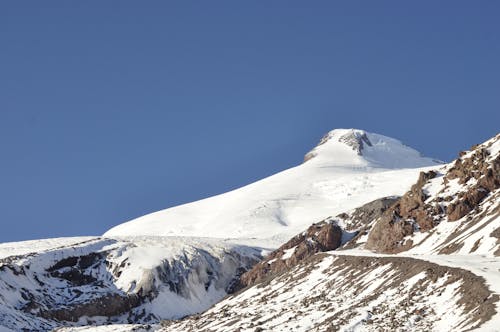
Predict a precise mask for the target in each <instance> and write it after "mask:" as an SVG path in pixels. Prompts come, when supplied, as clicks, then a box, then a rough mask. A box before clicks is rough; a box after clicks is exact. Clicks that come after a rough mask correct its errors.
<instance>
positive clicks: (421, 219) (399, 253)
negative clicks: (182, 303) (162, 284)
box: [158, 134, 500, 331]
mask: <svg viewBox="0 0 500 332" xmlns="http://www.w3.org/2000/svg"><path fill="white" fill-rule="evenodd" d="M499 195H500V134H499V135H496V136H495V137H493V138H492V139H490V140H488V141H486V142H485V143H483V144H480V145H477V146H474V147H473V148H472V149H471V150H470V151H467V152H463V153H461V154H460V156H459V158H458V159H456V160H455V161H454V162H453V163H450V164H448V165H445V166H442V167H438V168H436V169H434V170H431V171H426V172H422V173H421V174H420V176H419V179H418V181H416V183H415V184H414V185H413V186H412V187H411V188H410V190H409V191H407V192H406V193H405V194H404V195H403V196H402V197H400V198H397V199H396V198H381V199H378V200H375V201H373V202H370V203H368V204H366V205H364V206H361V207H358V208H356V209H354V210H352V211H348V212H346V213H342V214H340V215H338V216H336V217H333V218H327V219H326V220H323V221H321V222H319V223H316V224H314V225H312V226H310V227H309V228H308V229H307V230H306V231H304V232H302V233H300V234H298V235H296V236H295V237H293V238H292V239H291V240H290V241H288V242H287V243H285V244H284V245H282V246H281V247H280V248H279V249H278V250H276V251H274V252H272V253H271V254H269V255H268V256H267V257H266V258H265V259H264V260H263V261H261V262H260V263H258V264H256V265H255V266H254V267H253V268H252V269H251V270H250V271H248V272H246V273H245V274H243V275H242V276H241V278H240V282H241V287H246V288H244V289H243V290H242V291H241V292H239V293H236V294H235V295H232V296H229V297H228V298H226V299H225V300H223V301H221V302H219V303H217V304H216V305H215V306H214V307H212V308H211V309H209V310H207V311H206V312H204V313H203V314H201V315H196V316H193V317H188V318H186V319H184V320H181V321H165V322H163V324H162V326H163V328H159V329H158V330H159V331H169V330H173V331H236V330H254V331H289V330H291V331H393V330H397V331H429V330H431V331H470V330H480V331H499V330H500V328H499V326H500V325H499V324H500V311H499V310H498V306H499V304H500V296H499V294H500V200H499Z"/></svg>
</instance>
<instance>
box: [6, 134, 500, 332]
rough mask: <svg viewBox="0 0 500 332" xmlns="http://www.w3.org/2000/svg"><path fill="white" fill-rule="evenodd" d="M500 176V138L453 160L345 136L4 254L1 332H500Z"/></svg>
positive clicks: (386, 141)
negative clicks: (256, 176) (157, 205)
mask: <svg viewBox="0 0 500 332" xmlns="http://www.w3.org/2000/svg"><path fill="white" fill-rule="evenodd" d="M499 171H500V135H497V136H495V137H493V138H492V139H490V140H488V141H487V142H485V143H483V144H480V145H477V146H474V147H473V148H472V149H471V150H470V151H466V152H463V153H461V154H460V156H459V158H457V160H455V161H454V162H452V163H450V164H442V163H441V162H439V161H436V160H433V159H430V158H426V157H423V156H421V155H420V154H419V153H418V152H417V151H415V150H413V149H411V148H409V147H407V146H404V145H403V144H402V143H401V142H399V141H397V140H394V139H391V138H388V137H385V136H382V135H377V134H371V133H367V132H365V131H362V130H356V129H337V130H333V131H331V132H329V133H328V134H327V135H325V136H324V137H323V139H322V140H321V141H320V144H319V145H318V146H316V147H315V148H314V149H312V150H311V151H310V152H309V153H307V154H306V156H305V158H304V162H303V163H302V164H301V165H299V166H296V167H294V168H291V169H288V170H286V171H283V172H281V173H278V174H276V175H274V176H271V177H269V178H266V179H263V180H261V181H258V182H256V183H253V184H250V185H248V186H245V187H243V188H240V189H237V190H234V191H231V192H229V193H225V194H222V195H218V196H215V197H211V198H207V199H204V200H201V201H198V202H193V203H189V204H185V205H182V206H179V207H173V208H170V209H166V210H163V211H159V212H156V213H153V214H150V215H147V216H144V217H141V218H138V219H136V220H133V221H130V222H127V223H125V224H122V225H118V226H117V227H115V228H113V229H111V230H109V231H108V232H106V233H105V235H104V236H102V237H86V238H59V239H47V240H36V241H25V242H17V243H5V244H0V331H3V330H2V326H5V327H4V329H5V330H6V331H10V330H16V331H18V330H23V329H24V330H39V331H44V330H50V329H52V328H57V330H58V331H85V330H89V331H237V330H241V331H245V330H248V331H285V330H286V331H386V330H398V331H428V330H431V331H467V330H474V329H476V330H483V331H496V330H498V329H497V326H499V323H500V314H499V312H500V311H499V310H498V305H499V304H500V300H499V293H500V289H499V285H500V257H499V255H500V219H499V213H500V212H499V211H500V208H499V199H498V198H499V197H498V196H499V187H500V172H499ZM108 324H112V325H108Z"/></svg>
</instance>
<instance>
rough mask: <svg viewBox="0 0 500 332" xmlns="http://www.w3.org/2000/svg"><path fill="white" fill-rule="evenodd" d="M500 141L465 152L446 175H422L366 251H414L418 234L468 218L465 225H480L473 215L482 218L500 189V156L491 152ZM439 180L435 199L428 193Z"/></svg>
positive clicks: (372, 236) (389, 213)
mask: <svg viewBox="0 0 500 332" xmlns="http://www.w3.org/2000/svg"><path fill="white" fill-rule="evenodd" d="M498 141H500V135H497V136H496V137H495V138H493V139H491V140H489V141H488V142H486V143H484V144H482V145H477V146H474V147H473V148H472V150H471V151H469V152H462V153H461V154H460V157H459V158H458V159H457V160H456V161H455V162H454V163H453V164H451V166H446V167H444V168H443V170H442V172H443V174H438V173H437V172H436V171H429V172H425V173H424V172H422V173H421V174H420V177H419V179H418V181H417V183H416V184H415V185H413V186H412V188H411V189H410V191H408V192H407V193H406V194H405V195H403V196H402V197H401V199H400V200H399V201H398V202H397V203H396V204H394V206H393V207H391V208H390V209H389V210H388V211H386V212H385V213H384V214H383V215H382V216H381V217H380V218H379V220H378V221H377V222H376V223H375V225H374V227H373V229H372V230H371V232H370V235H369V237H368V240H367V243H366V247H367V248H368V249H371V250H374V251H377V252H385V253H397V252H400V251H404V250H407V249H409V248H411V247H412V245H413V242H412V239H411V237H410V235H412V234H413V233H414V232H415V231H419V232H428V231H430V230H432V229H433V228H434V227H435V226H436V225H437V224H439V223H441V222H443V221H449V222H454V221H457V220H461V219H462V218H464V217H465V216H468V218H467V220H463V222H465V223H466V222H471V221H472V220H475V221H477V220H478V218H473V216H471V215H470V214H471V213H474V214H475V215H481V204H482V202H483V201H484V200H485V199H486V198H487V197H489V196H491V194H492V193H493V192H495V191H496V190H497V189H499V188H500V154H498V153H496V155H492V154H491V152H490V149H491V147H492V146H493V144H494V143H496V142H498ZM436 177H439V178H438V179H436V180H437V182H435V183H433V184H432V185H433V186H434V187H436V188H438V189H433V192H432V195H431V194H429V193H428V189H429V188H430V187H429V186H431V182H432V181H431V180H432V179H434V178H436ZM431 191H432V190H431ZM478 243H479V242H478ZM448 249H450V250H451V251H450V250H447V251H446V252H453V251H456V250H457V249H458V247H457V245H456V244H455V245H453V248H451V247H450V248H448ZM443 253H444V252H443Z"/></svg>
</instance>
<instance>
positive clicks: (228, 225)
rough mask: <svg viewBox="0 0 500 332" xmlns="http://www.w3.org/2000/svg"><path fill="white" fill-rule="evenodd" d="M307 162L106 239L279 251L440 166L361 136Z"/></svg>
mask: <svg viewBox="0 0 500 332" xmlns="http://www.w3.org/2000/svg"><path fill="white" fill-rule="evenodd" d="M305 159H306V161H305V162H304V163H303V164H301V165H299V166H297V167H293V168H291V169H288V170H285V171H283V172H281V173H278V174H276V175H273V176H270V177H268V178H266V179H263V180H261V181H258V182H255V183H252V184H250V185H247V186H245V187H243V188H240V189H237V190H234V191H231V192H228V193H225V194H221V195H218V196H214V197H210V198H207V199H203V200H200V201H197V202H193V203H189V204H185V205H181V206H177V207H173V208H169V209H166V210H162V211H159V212H155V213H152V214H149V215H146V216H143V217H140V218H138V219H135V220H132V221H130V222H127V223H124V224H121V225H118V226H116V227H114V228H112V229H110V230H109V231H107V232H106V233H105V234H104V236H123V235H125V236H127V235H163V236H172V235H175V236H207V237H215V238H240V239H243V238H257V239H265V240H266V241H264V243H265V244H267V245H269V246H271V247H277V246H279V245H280V244H282V243H284V242H285V241H286V240H288V238H290V237H291V236H293V235H295V234H296V233H298V232H300V231H302V230H303V229H305V228H307V226H309V225H310V224H311V223H312V222H315V221H318V220H322V219H324V218H325V217H328V216H332V215H336V214H338V213H340V212H343V211H346V210H349V209H352V208H355V207H357V206H359V205H361V204H364V203H367V202H369V201H372V200H374V199H376V198H379V197H383V196H390V195H401V194H403V193H404V192H405V191H406V190H407V189H408V188H409V187H410V185H411V184H412V183H414V182H415V180H416V178H417V176H418V173H419V172H420V171H421V169H419V168H422V167H429V166H431V167H433V166H435V165H438V164H439V162H437V161H435V160H433V159H429V158H425V157H423V156H421V155H420V153H418V152H417V151H415V150H414V149H412V148H409V147H407V146H405V145H403V144H402V143H401V142H399V141H397V140H395V139H392V138H389V137H386V136H382V135H377V134H371V133H367V132H365V131H362V130H356V129H336V130H333V131H331V132H329V133H328V134H327V135H326V136H325V137H323V139H322V140H321V142H320V144H319V145H318V146H317V147H316V148H314V149H313V150H312V151H311V152H309V153H308V154H307V155H306V158H305Z"/></svg>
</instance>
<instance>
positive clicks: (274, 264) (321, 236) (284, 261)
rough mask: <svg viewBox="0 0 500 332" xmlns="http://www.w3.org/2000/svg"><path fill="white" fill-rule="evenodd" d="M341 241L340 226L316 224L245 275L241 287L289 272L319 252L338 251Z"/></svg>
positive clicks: (241, 279)
mask: <svg viewBox="0 0 500 332" xmlns="http://www.w3.org/2000/svg"><path fill="white" fill-rule="evenodd" d="M341 241H342V229H341V228H340V227H339V226H338V225H336V224H334V223H331V222H329V221H323V222H320V223H317V224H314V225H312V226H311V227H309V228H308V229H307V231H305V232H303V233H301V234H299V235H297V236H295V237H293V238H292V239H291V240H290V241H288V242H287V243H285V244H284V245H282V246H281V247H280V248H279V249H277V250H275V251H273V252H272V253H271V254H269V256H267V257H266V259H265V260H263V261H262V262H260V263H258V264H256V265H255V266H254V267H253V268H252V269H251V270H250V271H248V272H246V273H244V274H243V275H242V276H241V278H240V285H241V287H246V286H249V285H253V284H255V283H257V282H261V281H262V280H265V279H266V278H269V277H270V276H273V275H276V274H279V273H282V272H284V271H288V270H289V269H290V268H292V267H293V266H295V265H297V264H298V263H299V262H300V261H302V260H304V259H306V258H307V257H310V256H312V255H314V254H315V253H317V252H323V251H328V250H334V249H337V248H338V247H340V245H341V243H342V242H341Z"/></svg>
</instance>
